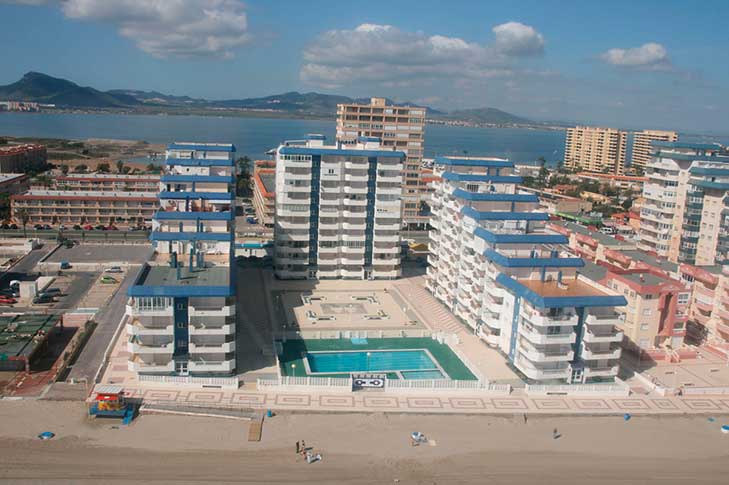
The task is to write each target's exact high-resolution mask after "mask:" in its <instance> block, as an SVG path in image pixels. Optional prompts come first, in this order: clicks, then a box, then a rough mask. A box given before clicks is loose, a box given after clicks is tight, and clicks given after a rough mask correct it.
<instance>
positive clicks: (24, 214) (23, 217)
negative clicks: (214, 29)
mask: <svg viewBox="0 0 729 485" xmlns="http://www.w3.org/2000/svg"><path fill="white" fill-rule="evenodd" d="M17 214H18V219H20V223H21V224H22V225H23V237H28V231H27V230H26V229H25V226H27V225H28V221H30V215H28V211H27V210H25V209H20V210H19V211H18V212H17Z"/></svg>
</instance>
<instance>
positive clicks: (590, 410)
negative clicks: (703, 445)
mask: <svg viewBox="0 0 729 485" xmlns="http://www.w3.org/2000/svg"><path fill="white" fill-rule="evenodd" d="M125 391H126V392H127V393H128V396H129V397H135V398H144V399H145V400H147V401H152V402H158V403H174V404H179V405H183V404H184V405H191V404H192V405H211V406H218V407H242V408H254V409H272V410H277V411H285V410H297V411H300V410H303V411H314V412H316V411H327V412H396V413H449V414H454V413H455V414H489V415H491V414H496V415H514V414H566V415H594V414H607V415H622V414H624V413H631V414H636V415H646V414H715V415H724V414H726V415H729V395H728V396H726V397H691V398H689V397H684V398H678V397H665V398H656V397H647V396H631V397H588V396H585V397H561V396H545V397H528V396H525V395H520V394H519V393H514V394H512V395H509V396H493V395H488V394H487V393H481V394H479V393H474V392H473V391H469V392H460V393H458V394H456V393H454V392H451V393H449V394H445V393H444V394H442V395H440V394H433V393H428V392H427V391H417V392H416V391H411V392H407V393H404V392H402V393H398V394H393V393H389V392H357V393H349V392H341V391H340V392H331V393H304V392H302V393H297V392H281V393H274V392H259V391H254V390H250V391H248V390H238V391H222V390H211V389H204V390H189V389H186V390H183V389H172V388H168V389H164V388H140V387H127V388H125Z"/></svg>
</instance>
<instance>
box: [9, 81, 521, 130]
mask: <svg viewBox="0 0 729 485" xmlns="http://www.w3.org/2000/svg"><path fill="white" fill-rule="evenodd" d="M0 100H11V101H35V102H38V103H47V104H55V105H57V106H58V107H60V108H84V109H113V108H120V109H125V110H131V111H134V110H136V111H139V112H146V113H149V112H170V113H196V114H210V112H216V111H218V110H227V111H232V112H236V111H241V112H244V111H258V112H266V111H270V112H272V113H276V114H278V115H281V114H283V115H286V114H290V115H292V116H302V117H316V118H333V117H334V116H335V114H336V111H337V104H340V103H353V102H357V103H367V102H368V101H369V99H367V98H350V97H348V96H343V95H336V94H323V93H316V92H309V93H299V92H297V91H291V92H288V93H283V94H276V95H272V96H264V97H260V98H244V99H223V100H207V99H201V98H191V97H189V96H173V95H169V94H164V93H161V92H158V91H140V90H134V89H112V90H110V91H99V90H97V89H94V88H91V87H83V86H79V85H78V84H76V83H74V82H71V81H68V80H66V79H60V78H55V77H51V76H48V75H46V74H42V73H39V72H29V73H27V74H25V75H24V76H23V77H22V79H20V80H19V81H17V82H14V83H12V84H8V85H7V86H0ZM387 102H388V104H392V105H396V106H404V105H417V103H407V102H406V103H398V102H395V101H393V100H391V99H388V100H387ZM426 108H427V110H428V117H429V118H435V119H441V120H458V121H466V122H470V123H475V124H532V122H531V121H529V120H527V119H525V118H521V117H519V116H516V115H513V114H510V113H507V112H505V111H501V110H498V109H496V108H478V109H465V110H459V111H453V112H451V113H445V112H442V111H439V110H437V109H434V108H431V107H428V106H426Z"/></svg>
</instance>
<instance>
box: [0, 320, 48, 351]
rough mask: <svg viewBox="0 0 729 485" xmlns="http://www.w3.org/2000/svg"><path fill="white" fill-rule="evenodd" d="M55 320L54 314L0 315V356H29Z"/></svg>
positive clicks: (43, 338)
mask: <svg viewBox="0 0 729 485" xmlns="http://www.w3.org/2000/svg"><path fill="white" fill-rule="evenodd" d="M56 320H57V317H56V316H55V315H14V316H10V317H3V316H0V358H15V357H22V358H29V357H30V356H31V355H33V353H34V352H35V351H36V349H37V348H38V347H39V346H40V344H41V343H42V342H43V341H44V340H45V338H46V335H47V334H48V332H50V330H51V329H52V328H53V326H54V325H55V324H56Z"/></svg>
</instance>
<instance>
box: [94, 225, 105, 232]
mask: <svg viewBox="0 0 729 485" xmlns="http://www.w3.org/2000/svg"><path fill="white" fill-rule="evenodd" d="M94 229H96V230H98V231H106V226H105V225H103V224H99V225H98V226H96V227H95V228H94Z"/></svg>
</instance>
